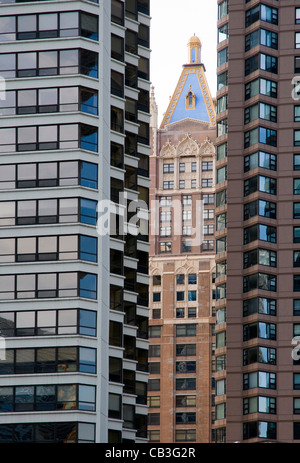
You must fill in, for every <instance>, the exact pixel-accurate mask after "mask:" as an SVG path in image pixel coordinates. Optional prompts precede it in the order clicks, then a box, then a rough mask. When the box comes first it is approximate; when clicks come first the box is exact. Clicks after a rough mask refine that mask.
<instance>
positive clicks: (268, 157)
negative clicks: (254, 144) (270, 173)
mask: <svg viewBox="0 0 300 463" xmlns="http://www.w3.org/2000/svg"><path fill="white" fill-rule="evenodd" d="M256 167H262V168H263V169H269V170H277V156H276V154H271V153H266V152H265V151H257V152H255V153H253V154H250V155H248V156H245V158H244V172H248V171H250V170H252V169H255V168H256Z"/></svg>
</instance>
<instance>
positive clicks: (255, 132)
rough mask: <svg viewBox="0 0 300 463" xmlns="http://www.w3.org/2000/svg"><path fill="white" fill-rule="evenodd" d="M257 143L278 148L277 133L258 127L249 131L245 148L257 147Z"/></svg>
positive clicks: (245, 135)
mask: <svg viewBox="0 0 300 463" xmlns="http://www.w3.org/2000/svg"><path fill="white" fill-rule="evenodd" d="M295 132H296V131H295ZM299 140H300V131H299ZM256 143H262V144H265V145H270V146H277V131H276V130H273V129H267V128H265V127H257V128H255V129H252V130H249V131H248V132H245V134H244V148H249V147H250V146H252V145H255V144H256ZM299 143H300V142H299Z"/></svg>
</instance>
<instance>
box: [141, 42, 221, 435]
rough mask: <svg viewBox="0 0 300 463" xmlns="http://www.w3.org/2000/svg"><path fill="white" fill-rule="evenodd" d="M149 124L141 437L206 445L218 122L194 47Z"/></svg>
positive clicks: (190, 45) (191, 44)
mask: <svg viewBox="0 0 300 463" xmlns="http://www.w3.org/2000/svg"><path fill="white" fill-rule="evenodd" d="M151 115H152V123H151V143H152V154H151V158H150V177H151V188H150V205H151V229H150V243H151V246H150V263H149V274H150V303H149V304H150V309H151V311H150V319H149V325H150V326H149V340H150V347H149V372H150V377H149V384H148V405H149V415H148V436H149V440H150V442H164V443H166V442H209V439H210V432H211V425H210V405H211V389H210V377H211V371H210V369H211V355H212V349H213V345H212V342H211V339H212V338H211V335H212V333H213V321H214V317H213V301H214V300H213V297H214V292H213V288H214V283H213V270H214V253H215V241H214V232H215V228H214V227H215V221H214V219H215V216H214V208H215V195H214V192H215V175H214V168H215V146H214V143H215V132H216V125H215V123H216V115H215V106H214V100H213V99H212V97H211V94H210V91H209V86H208V84H207V81H206V77H205V67H204V65H203V64H202V62H201V42H200V40H199V38H198V37H196V36H193V37H191V39H190V40H189V42H188V61H187V64H185V65H184V66H183V69H182V73H181V76H180V78H179V81H178V85H177V87H176V89H175V92H174V94H173V97H172V98H171V99H170V103H169V106H168V109H167V111H166V113H165V115H164V118H163V121H162V123H161V125H160V128H159V129H158V127H157V107H156V103H155V97H154V93H153V94H152V99H151ZM155 202H156V203H155Z"/></svg>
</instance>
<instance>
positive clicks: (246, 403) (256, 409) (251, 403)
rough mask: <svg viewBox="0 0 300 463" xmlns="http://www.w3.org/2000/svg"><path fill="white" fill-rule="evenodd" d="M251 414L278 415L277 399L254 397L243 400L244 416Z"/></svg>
mask: <svg viewBox="0 0 300 463" xmlns="http://www.w3.org/2000/svg"><path fill="white" fill-rule="evenodd" d="M249 413H270V414H275V413H276V398H275V397H264V396H254V397H250V398H246V399H243V414H244V415H248V414H249Z"/></svg>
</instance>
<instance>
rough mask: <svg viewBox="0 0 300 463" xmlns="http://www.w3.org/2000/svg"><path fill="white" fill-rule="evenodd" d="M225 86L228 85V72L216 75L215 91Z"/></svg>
mask: <svg viewBox="0 0 300 463" xmlns="http://www.w3.org/2000/svg"><path fill="white" fill-rule="evenodd" d="M227 85H228V71H225V72H222V73H221V74H218V75H217V90H221V89H222V88H224V87H226V86H227Z"/></svg>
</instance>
